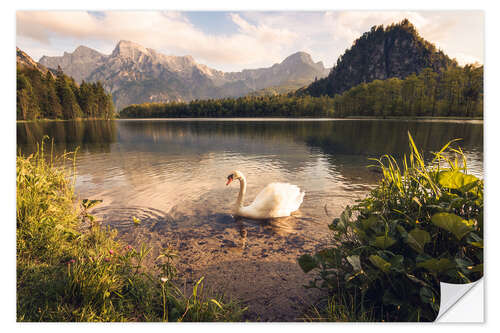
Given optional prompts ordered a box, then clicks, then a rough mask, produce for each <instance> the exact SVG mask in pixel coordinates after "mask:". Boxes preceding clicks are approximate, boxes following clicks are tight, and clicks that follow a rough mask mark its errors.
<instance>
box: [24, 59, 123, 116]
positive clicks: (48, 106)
mask: <svg viewBox="0 0 500 333" xmlns="http://www.w3.org/2000/svg"><path fill="white" fill-rule="evenodd" d="M16 98H17V113H16V118H17V120H35V119H77V118H104V119H110V118H113V117H114V113H115V111H114V106H113V100H112V98H111V94H108V93H107V92H106V91H105V90H104V87H103V86H102V84H101V83H100V82H96V83H87V82H82V83H81V84H80V85H77V84H76V82H75V81H74V80H73V79H72V78H71V77H69V76H67V75H65V74H64V73H63V72H62V71H58V72H57V73H56V74H55V75H54V74H53V73H52V72H50V71H47V72H46V73H42V72H41V71H39V70H38V69H34V68H26V67H19V66H18V67H17V91H16Z"/></svg>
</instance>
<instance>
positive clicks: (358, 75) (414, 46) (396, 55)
mask: <svg viewBox="0 0 500 333" xmlns="http://www.w3.org/2000/svg"><path fill="white" fill-rule="evenodd" d="M449 66H457V63H456V61H454V60H451V59H450V58H449V57H448V56H446V55H445V54H444V53H443V52H442V51H438V50H436V47H435V46H434V45H433V44H431V43H429V42H427V41H426V40H424V39H422V38H421V37H420V36H419V35H418V32H417V31H416V29H415V27H414V26H413V25H412V24H411V23H410V22H409V21H408V20H403V21H402V22H400V23H398V24H393V25H390V26H388V27H387V28H385V29H384V27H383V26H378V27H373V28H372V29H371V30H370V31H369V32H366V33H364V34H363V35H362V36H361V37H360V38H358V39H357V40H356V41H355V42H354V44H353V46H352V47H351V48H350V49H349V50H347V51H346V52H345V53H344V54H343V55H342V56H341V57H340V58H339V59H338V61H337V64H336V65H335V66H334V67H333V68H332V71H331V72H330V74H329V75H328V76H327V77H326V78H324V79H322V80H318V81H316V82H314V83H312V84H311V85H310V86H309V87H307V88H305V89H303V90H301V91H300V92H299V93H308V94H311V95H313V96H320V95H329V96H334V95H335V94H339V93H342V92H344V91H346V90H348V89H350V88H351V87H354V86H356V85H358V84H360V83H363V82H371V81H373V80H384V79H387V78H390V77H398V78H401V79H402V78H405V77H406V76H408V75H410V74H412V73H416V74H418V73H420V71H421V70H422V69H424V68H426V67H430V68H432V69H433V70H434V71H436V72H439V71H441V70H443V69H445V68H448V67H449Z"/></svg>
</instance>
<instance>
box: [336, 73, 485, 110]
mask: <svg viewBox="0 0 500 333" xmlns="http://www.w3.org/2000/svg"><path fill="white" fill-rule="evenodd" d="M334 110H335V116H336V117H347V116H375V117H385V116H396V117H397V116H407V117H415V116H425V117H482V116H483V66H474V65H466V66H465V67H463V68H462V67H455V68H450V69H448V70H446V71H442V72H440V73H437V72H434V71H432V70H431V69H430V68H425V69H424V70H422V71H421V72H420V74H419V75H415V74H411V75H409V76H408V77H406V78H405V79H403V80H401V79H398V78H395V77H393V78H390V79H386V80H375V81H372V82H370V83H362V84H359V85H357V86H355V87H353V88H351V89H349V90H348V91H346V92H344V93H343V94H341V95H336V96H335V98H334Z"/></svg>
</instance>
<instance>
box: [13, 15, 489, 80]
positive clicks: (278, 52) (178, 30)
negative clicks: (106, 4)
mask: <svg viewBox="0 0 500 333" xmlns="http://www.w3.org/2000/svg"><path fill="white" fill-rule="evenodd" d="M404 18H408V19H409V20H410V22H412V23H413V24H414V25H415V27H416V28H417V30H418V31H419V33H420V35H421V36H422V37H423V38H425V39H427V40H429V41H431V42H433V43H434V44H436V46H437V47H440V48H442V49H443V50H444V51H445V52H446V53H448V54H449V55H450V56H451V57H456V58H457V60H458V61H459V62H461V61H471V60H479V62H482V57H483V53H482V43H483V42H482V38H483V34H484V32H483V27H482V25H481V22H482V14H480V13H479V14H478V12H467V11H455V12H450V11H440V12H437V11H418V12H417V11H332V12H319V11H318V12H311V11H303V12H300V11H298V12H255V11H254V12H237V13H231V14H230V15H229V19H230V20H231V21H232V22H233V23H234V24H235V25H236V27H237V30H236V31H233V32H227V33H220V34H208V33H206V32H204V31H202V30H201V29H200V28H198V27H196V26H195V25H193V24H192V23H191V22H190V21H189V20H188V19H187V17H186V16H185V15H184V14H183V13H182V12H175V11H164V12H161V11H110V12H105V15H97V16H96V15H91V14H89V13H87V12H84V11H72V12H70V11H18V12H17V34H18V41H21V42H23V43H24V44H25V45H30V47H33V49H35V52H36V50H39V51H40V50H44V49H50V48H51V47H52V48H55V49H58V51H59V52H60V50H61V47H62V46H61V45H63V44H61V43H60V41H62V40H66V41H67V40H70V41H71V43H72V45H74V47H76V46H77V45H79V44H86V43H88V42H92V43H91V44H92V45H99V46H100V47H101V48H100V49H99V50H100V51H103V49H105V50H108V52H109V51H110V50H111V49H112V48H113V46H114V45H115V44H116V42H118V41H119V40H121V39H126V40H132V41H135V42H137V43H139V44H142V45H144V46H146V47H150V48H154V49H157V50H159V51H161V52H164V53H167V54H175V55H186V54H189V55H192V56H193V57H194V58H195V59H196V60H197V61H199V62H201V63H206V64H208V65H210V66H212V67H215V68H218V69H222V70H240V69H242V68H254V67H259V66H270V65H272V64H273V63H275V62H279V61H282V60H283V59H284V58H285V57H286V56H288V55H290V54H291V53H293V52H296V51H306V52H309V53H311V54H312V56H313V59H314V60H315V61H318V60H322V61H323V62H324V63H325V65H326V66H329V67H330V66H332V65H333V64H334V63H335V62H336V60H337V58H338V57H339V56H340V55H341V54H342V53H343V52H344V50H345V49H346V48H349V47H351V45H352V43H353V41H354V40H355V39H357V38H358V37H360V36H361V35H362V34H363V33H364V32H366V31H368V30H369V29H370V28H371V27H372V26H375V25H381V24H383V25H388V24H391V23H394V22H399V21H401V20H402V19H404ZM214 24H215V22H214ZM29 40H32V41H33V40H34V41H36V43H31V44H30V43H28V42H27V41H29ZM71 43H70V42H66V44H71ZM35 44H36V45H35ZM56 44H57V45H58V46H57V47H54V45H56ZM66 44H64V47H66ZM19 46H21V45H19ZM64 50H66V51H71V49H67V48H66V49H64ZM28 51H29V50H28ZM41 55H42V54H39V55H38V56H41ZM467 57H469V58H467ZM467 59H469V60H467Z"/></svg>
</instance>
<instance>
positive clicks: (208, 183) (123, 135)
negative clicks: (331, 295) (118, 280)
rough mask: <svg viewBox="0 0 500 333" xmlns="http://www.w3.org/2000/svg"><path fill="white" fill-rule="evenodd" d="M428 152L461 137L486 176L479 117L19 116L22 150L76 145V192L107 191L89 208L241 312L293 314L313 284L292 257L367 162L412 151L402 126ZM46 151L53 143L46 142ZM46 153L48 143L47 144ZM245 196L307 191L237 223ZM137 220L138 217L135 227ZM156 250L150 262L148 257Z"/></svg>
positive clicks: (319, 234)
mask: <svg viewBox="0 0 500 333" xmlns="http://www.w3.org/2000/svg"><path fill="white" fill-rule="evenodd" d="M408 131H410V132H411V133H412V135H413V137H414V139H415V142H416V144H417V146H418V147H419V148H420V149H421V150H422V151H423V152H424V154H425V156H426V158H427V159H429V158H431V157H432V154H431V152H433V151H438V150H439V149H440V148H441V147H442V146H443V145H444V144H445V143H447V142H448V141H449V140H451V139H455V138H461V140H460V141H459V145H460V147H461V148H462V149H463V151H464V153H465V155H466V156H467V162H468V166H469V168H470V172H471V173H473V174H475V175H478V176H480V177H481V178H482V177H483V122H482V121H464V120H429V121H424V120H419V121H413V120H408V121H406V120H405V121H402V120H332V119H328V120H313V119H311V120H309V119H308V120H284V119H273V120H270V119H224V120H221V119H209V120H208V119H148V120H114V121H101V120H89V121H48V122H22V123H17V144H18V149H19V150H20V151H21V152H22V153H23V154H29V153H31V152H33V151H34V150H35V149H36V142H39V141H40V140H41V139H42V137H43V136H44V135H48V136H49V137H51V138H53V139H54V148H55V151H56V152H57V153H60V152H64V151H73V150H75V149H76V148H77V147H78V154H77V158H76V167H77V177H76V183H75V189H76V192H77V195H78V196H79V197H80V198H82V199H83V198H90V199H102V200H103V201H104V202H103V203H102V204H101V205H99V206H97V207H96V208H95V209H94V210H93V211H92V212H93V214H95V215H96V216H98V217H99V218H100V219H101V221H102V224H103V225H105V226H111V227H113V228H116V229H117V230H118V232H119V237H121V238H122V239H123V240H124V241H125V242H128V243H130V244H132V245H133V246H139V244H140V243H146V244H147V245H149V246H152V247H153V248H154V251H153V254H154V253H157V252H158V249H159V248H161V247H165V246H168V245H170V246H173V247H175V248H176V249H177V250H178V251H179V258H180V259H179V262H178V267H179V271H180V276H181V278H182V279H184V281H187V283H188V284H189V283H191V282H192V281H196V280H197V279H199V278H200V277H201V276H205V281H206V284H207V286H208V287H210V288H212V289H214V290H216V291H221V292H224V293H226V294H227V295H228V296H230V297H234V298H238V299H240V300H243V301H245V302H246V303H247V304H248V305H249V307H250V310H249V313H248V314H247V316H248V319H250V320H254V319H257V318H258V319H260V320H273V321H280V320H294V319H296V317H297V316H299V315H300V313H301V306H303V305H304V304H307V302H308V300H310V299H311V297H315V293H314V291H306V290H304V288H302V285H303V284H306V283H307V281H308V280H309V279H310V278H311V276H308V275H306V274H303V273H302V272H301V271H300V268H299V267H298V265H297V262H296V259H297V257H298V256H299V255H301V254H304V253H305V252H307V251H313V250H314V249H315V248H317V247H320V246H321V245H322V244H325V242H327V241H328V236H329V233H328V228H327V225H328V223H330V222H331V220H332V219H333V218H334V217H337V216H338V215H339V214H340V212H341V211H342V210H343V208H344V207H345V206H346V205H352V204H354V203H355V200H357V199H361V198H363V197H364V196H365V195H366V194H367V193H368V192H369V190H370V189H371V188H373V186H374V185H375V184H376V183H377V181H378V180H379V178H380V174H379V173H377V172H376V171H375V170H373V169H370V168H368V166H369V165H371V164H373V163H374V162H373V161H370V160H369V158H372V157H379V156H380V155H382V154H386V153H390V154H392V155H394V156H396V157H401V156H402V155H403V154H404V153H407V152H408V139H407V132H408ZM47 146H48V147H49V146H50V144H49V145H47ZM47 149H48V148H47ZM233 170H240V171H242V172H243V173H244V174H245V176H246V178H247V181H248V187H247V198H246V204H249V203H250V202H251V201H252V200H253V198H254V197H255V195H256V194H257V193H258V192H259V191H260V189H262V188H263V187H264V186H265V185H267V184H268V183H270V182H275V181H278V182H288V183H291V184H296V185H298V186H299V187H300V188H301V189H302V190H304V191H305V193H306V195H305V198H304V202H303V204H302V206H301V208H300V211H299V212H298V214H297V215H296V216H292V217H290V218H284V219H277V220H273V221H264V222H258V221H251V220H237V221H236V220H235V219H234V218H233V217H232V216H231V207H232V205H233V204H234V202H235V201H236V197H237V193H238V188H239V187H238V183H237V182H233V183H232V184H231V186H225V181H226V177H227V176H228V175H229V174H230V173H231V171H233ZM132 217H136V218H138V219H140V220H141V223H140V225H139V226H135V225H134V223H133V220H132ZM153 259H154V258H151V259H150V260H151V264H153Z"/></svg>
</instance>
